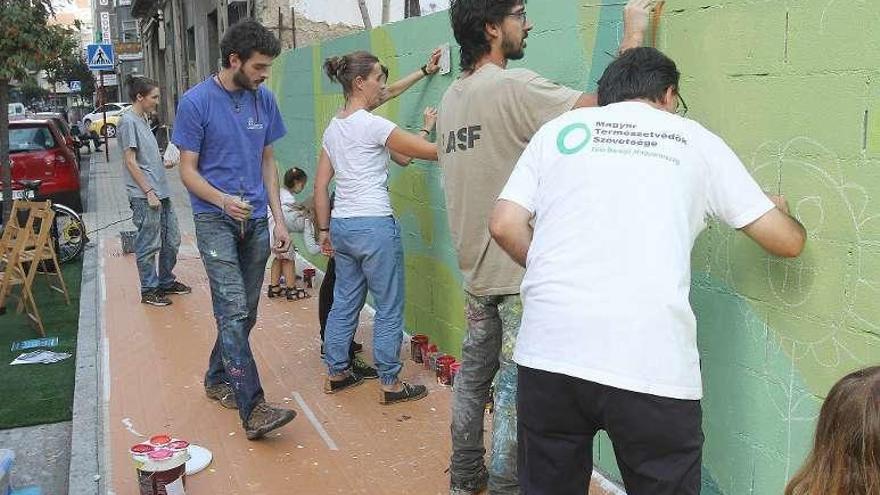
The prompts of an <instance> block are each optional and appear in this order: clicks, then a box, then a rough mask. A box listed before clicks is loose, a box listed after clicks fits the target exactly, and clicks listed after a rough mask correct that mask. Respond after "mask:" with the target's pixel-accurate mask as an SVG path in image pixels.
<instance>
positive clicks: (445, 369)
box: [437, 354, 455, 385]
mask: <svg viewBox="0 0 880 495" xmlns="http://www.w3.org/2000/svg"><path fill="white" fill-rule="evenodd" d="M453 363H455V358H454V357H453V356H450V355H448V354H447V355H444V356H440V357H439V358H437V365H438V366H437V382H438V383H439V384H440V385H451V384H452V364H453Z"/></svg>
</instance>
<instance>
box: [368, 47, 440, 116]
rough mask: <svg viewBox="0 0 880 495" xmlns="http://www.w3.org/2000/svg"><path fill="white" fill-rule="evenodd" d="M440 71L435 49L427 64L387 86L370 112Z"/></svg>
mask: <svg viewBox="0 0 880 495" xmlns="http://www.w3.org/2000/svg"><path fill="white" fill-rule="evenodd" d="M439 70H440V48H435V49H434V51H433V52H431V56H430V57H428V62H427V63H426V64H425V65H423V66H421V67H419V70H417V71H414V72H412V73H410V74H409V75H407V76H405V77H403V78H402V79H398V80H397V81H394V82H393V83H391V84H389V85H388V87H387V88H386V91H385V93H384V94H383V95H382V97H381V98H380V99H379V102H378V103H377V104H376V106H374V107H372V108H370V110H374V109H376V108H378V107H380V106H382V105H383V104H385V103H386V102H388V101H389V100H393V99H394V98H397V97H398V96H400V95H402V94H403V93H404V92H405V91H406V90H408V89H409V88H411V87H412V85H413V84H415V83H417V82H419V81H421V80H422V79H424V78H425V77H427V76H429V75H433V74H436V73H437V71H439Z"/></svg>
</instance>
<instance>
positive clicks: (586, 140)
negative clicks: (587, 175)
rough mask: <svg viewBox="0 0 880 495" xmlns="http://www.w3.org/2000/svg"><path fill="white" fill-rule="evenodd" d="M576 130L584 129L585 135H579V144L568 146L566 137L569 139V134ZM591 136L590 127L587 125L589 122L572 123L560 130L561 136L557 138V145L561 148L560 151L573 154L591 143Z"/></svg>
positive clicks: (564, 153)
mask: <svg viewBox="0 0 880 495" xmlns="http://www.w3.org/2000/svg"><path fill="white" fill-rule="evenodd" d="M576 131H583V134H584V135H583V137H578V144H576V145H575V146H572V147H568V146H567V145H566V144H565V141H566V139H568V136H569V135H570V134H571V133H573V132H576ZM591 136H592V135H591V134H590V128H589V127H587V124H581V123H577V124H570V125H567V126H565V128H564V129H562V131H560V132H559V137H557V138H556V147H557V148H559V152H560V153H562V154H563V155H573V154H575V153H577V152H578V151H580V150H582V149H584V147H585V146H586V145H588V144H590V137H591Z"/></svg>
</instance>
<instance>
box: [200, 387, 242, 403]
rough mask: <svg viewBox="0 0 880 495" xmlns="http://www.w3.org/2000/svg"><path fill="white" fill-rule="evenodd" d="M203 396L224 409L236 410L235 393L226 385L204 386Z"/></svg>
mask: <svg viewBox="0 0 880 495" xmlns="http://www.w3.org/2000/svg"><path fill="white" fill-rule="evenodd" d="M205 395H207V396H208V398H209V399H214V400H216V401H220V405H221V406H223V407H225V408H226V409H238V404H236V402H235V392H233V391H232V387H231V386H230V385H229V384H228V383H218V384H217V385H207V386H205Z"/></svg>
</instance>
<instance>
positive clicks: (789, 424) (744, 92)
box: [270, 0, 880, 495]
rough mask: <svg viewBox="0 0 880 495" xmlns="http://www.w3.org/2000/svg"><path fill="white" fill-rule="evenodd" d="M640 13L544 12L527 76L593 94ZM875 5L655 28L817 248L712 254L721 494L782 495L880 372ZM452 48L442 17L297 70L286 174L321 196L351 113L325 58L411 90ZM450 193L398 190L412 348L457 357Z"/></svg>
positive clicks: (699, 261)
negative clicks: (316, 187) (408, 82)
mask: <svg viewBox="0 0 880 495" xmlns="http://www.w3.org/2000/svg"><path fill="white" fill-rule="evenodd" d="M622 3H623V2H616V1H611V0H604V1H600V0H558V1H554V2H552V6H550V5H545V4H537V3H535V4H529V19H530V20H531V21H532V22H533V23H534V24H535V28H534V29H533V30H532V31H531V33H530V35H529V46H528V48H527V50H526V58H525V59H524V60H523V61H521V62H517V63H516V64H515V65H520V66H526V67H529V68H530V69H533V70H536V71H537V72H539V73H541V74H544V75H545V76H547V77H549V78H551V79H554V80H556V81H558V82H560V83H562V84H566V85H569V86H571V87H575V88H582V89H585V90H594V89H595V84H596V81H597V80H598V78H599V77H600V76H601V73H602V71H603V70H604V68H605V66H606V65H607V64H608V63H609V62H610V61H611V58H612V56H613V55H612V54H613V53H615V51H616V49H617V44H618V40H619V39H620V37H621V34H622V32H621V28H622V26H621V8H622V7H621V4H622ZM869 3H870V2H867V1H856V2H847V3H846V5H844V2H835V1H834V0H831V1H830V2H829V0H783V1H780V0H752V1H749V2H741V1H732V0H720V1H716V2H714V4H712V5H708V6H707V5H705V4H704V2H697V1H695V0H671V1H668V2H667V4H666V7H665V9H664V11H663V13H662V16H661V17H659V18H658V19H657V22H654V23H652V24H653V27H652V32H651V33H649V36H648V39H649V40H651V41H650V42H651V43H656V46H657V47H658V48H660V49H662V50H664V51H665V52H666V53H667V54H669V55H670V56H671V57H672V58H673V59H675V60H676V62H677V63H678V64H679V69H680V70H681V72H682V88H681V89H682V92H683V94H684V95H685V97H686V99H687V101H688V104H689V106H690V115H689V117H690V118H694V119H696V120H698V121H700V122H701V123H703V124H704V125H705V126H706V127H708V128H709V129H711V130H712V131H714V132H716V133H718V134H719V135H721V136H722V137H724V138H725V140H727V141H728V143H729V144H730V145H731V146H732V147H733V148H734V150H736V152H737V153H738V154H739V156H740V158H742V160H743V162H744V163H745V164H746V165H747V167H748V168H749V169H750V170H751V171H752V173H753V174H754V176H755V177H756V178H757V179H758V181H759V182H760V183H761V184H762V186H763V187H764V188H765V189H767V190H768V191H772V192H781V193H783V194H785V195H786V196H787V197H788V199H789V203H790V205H791V208H792V211H793V212H794V213H795V214H796V215H797V216H798V218H799V219H800V220H801V221H802V222H803V223H804V225H805V226H806V228H807V230H808V233H809V240H808V243H807V248H806V250H805V252H804V254H803V255H802V256H801V257H800V258H798V259H795V260H779V259H775V258H772V257H769V256H766V255H764V254H763V253H762V252H761V251H760V250H759V249H758V248H757V247H756V246H754V244H753V243H752V242H751V241H750V240H749V239H747V238H746V237H745V236H743V235H742V234H740V233H737V232H734V231H732V230H730V229H728V228H727V227H724V226H721V225H718V224H711V225H710V227H709V228H708V229H707V231H706V232H705V233H704V234H703V235H702V236H701V237H700V239H699V240H698V243H697V246H696V247H695V250H694V254H693V282H694V283H693V290H692V294H691V300H692V303H693V306H694V308H695V311H696V313H697V320H698V325H699V331H698V332H699V339H700V350H701V356H702V370H703V380H704V387H705V398H704V401H703V410H704V430H705V433H706V445H705V452H704V461H703V462H704V465H703V478H704V489H703V493H705V494H727V495H733V494H736V495H739V494H747V493H754V494H774V493H781V491H782V488H783V486H784V484H785V481H786V480H787V479H788V478H789V477H790V476H791V475H792V474H793V473H794V472H795V470H796V469H797V468H798V467H799V466H800V464H801V462H802V460H803V458H804V456H805V454H806V453H807V451H808V450H809V448H810V445H811V442H812V433H813V429H814V426H815V420H816V417H817V415H818V411H819V407H820V406H821V401H822V398H823V397H824V395H825V393H827V391H828V389H829V388H830V386H831V384H832V383H833V382H834V381H836V380H837V379H838V378H840V377H841V376H842V375H844V374H845V373H847V372H849V371H852V370H854V369H856V368H859V367H863V366H867V365H869V364H872V363H877V362H880V304H878V302H877V301H878V300H880V297H878V296H880V203H878V201H880V198H875V197H872V191H877V190H880V173H878V172H877V171H878V170H880V105H878V103H880V70H878V68H877V67H876V66H874V67H871V66H870V65H869V63H870V61H876V60H878V59H880V38H877V37H876V36H874V37H872V36H871V34H870V33H876V32H877V31H878V30H880V11H877V10H876V9H871V8H869V5H868V4H869ZM447 41H452V42H453V46H454V40H453V39H452V36H451V32H450V29H449V21H448V16H447V14H446V13H439V14H436V15H432V16H428V17H423V18H418V19H411V20H408V21H406V22H401V23H396V24H392V25H389V26H385V27H382V28H378V29H375V30H373V31H372V32H369V33H358V34H356V35H353V36H349V37H346V38H342V39H338V40H334V41H332V42H327V43H324V44H323V45H319V46H313V47H309V48H305V49H301V50H297V51H293V52H288V53H285V54H283V55H282V56H281V57H280V58H279V59H278V60H277V61H276V64H275V67H274V69H273V71H274V72H273V77H272V79H271V81H270V85H271V88H272V89H273V91H274V92H275V93H276V95H277V96H278V99H279V103H280V105H281V108H282V112H283V115H284V118H285V119H286V124H287V126H288V128H289V131H290V132H289V134H288V136H287V137H286V138H284V139H283V140H282V141H281V142H280V143H279V144H278V146H277V150H278V152H277V156H278V158H279V165H280V166H281V168H282V169H286V168H289V167H292V166H300V167H303V168H304V169H305V170H307V171H308V172H309V174H310V180H311V179H312V178H313V177H314V169H315V163H316V160H317V155H318V150H319V146H320V144H319V143H320V138H321V135H322V133H323V130H324V127H325V126H326V124H327V122H329V120H330V118H332V116H333V114H334V113H335V112H336V110H337V109H338V108H339V107H340V105H341V104H342V101H343V100H342V95H341V88H340V87H339V86H338V85H334V84H332V83H330V81H329V80H328V79H327V78H326V76H324V74H323V71H322V67H321V66H322V63H323V60H324V59H325V58H327V57H329V56H331V55H338V54H342V53H346V52H350V51H353V50H356V49H368V50H370V51H372V52H374V53H375V54H377V55H378V56H379V57H380V58H381V59H382V61H383V63H385V64H386V65H388V67H389V69H390V72H391V79H392V80H393V79H395V78H397V77H400V76H402V75H405V74H407V73H409V72H411V71H413V70H417V68H418V67H419V66H421V65H422V64H423V63H424V60H425V58H426V57H427V55H428V53H429V52H430V51H431V49H432V48H433V47H435V46H436V45H439V44H440V43H444V42H447ZM853 47H859V48H858V49H857V50H854V49H853ZM456 62H457V56H456V54H455V53H453V64H455V63H456ZM456 76H457V74H456V72H455V71H453V74H451V75H448V76H434V77H433V78H430V79H428V80H426V81H422V82H420V83H418V85H417V86H415V87H414V88H413V89H411V90H410V91H408V92H407V93H405V94H404V95H403V96H401V97H400V98H399V99H398V100H395V101H393V102H391V103H389V104H386V105H385V106H384V107H383V108H381V109H379V110H378V111H377V112H378V113H380V114H381V115H383V116H385V117H388V118H390V119H391V120H393V121H395V122H397V123H398V124H399V125H401V126H403V127H405V128H409V129H410V130H417V129H419V128H420V127H421V112H422V109H423V108H424V107H425V106H426V105H436V104H437V103H438V102H439V101H440V98H441V96H442V94H443V91H444V90H445V89H446V87H447V86H448V85H449V83H450V82H451V81H452V78H453V77H456ZM442 187H443V186H442V176H441V174H440V173H439V170H438V169H437V168H436V165H435V164H432V163H425V162H416V163H414V164H413V165H411V166H410V167H408V168H399V167H396V166H395V167H394V168H393V169H392V172H391V175H390V190H391V194H392V201H393V205H394V208H395V211H396V214H397V216H398V218H399V219H400V221H401V224H402V226H403V230H404V236H403V238H404V249H405V253H406V254H405V256H406V259H405V263H406V276H407V278H406V283H407V292H406V297H407V300H406V326H407V330H408V331H409V332H410V333H415V332H418V333H426V334H428V335H430V336H431V338H432V340H434V341H437V342H439V343H440V345H441V347H442V348H443V349H444V350H445V351H447V352H452V353H457V352H458V351H459V347H460V342H461V339H462V336H463V329H464V318H463V300H462V293H461V276H460V274H459V272H458V268H457V263H456V257H455V253H454V252H453V250H452V248H451V246H450V242H449V232H448V228H447V223H446V213H445V208H444V200H443V190H442ZM310 189H311V187H309V188H308V189H307V190H310ZM297 242H300V243H301V239H300V240H298V241H297ZM647 248H649V247H647ZM301 251H302V250H301ZM312 261H314V262H316V264H318V265H322V264H323V260H322V259H320V257H318V258H315V259H313V260H312ZM595 450H596V460H597V464H598V467H599V469H600V470H602V471H605V472H607V473H609V474H610V475H611V476H612V477H616V476H618V474H617V473H616V468H615V466H614V459H613V455H612V449H611V446H610V443H608V441H607V438H606V437H604V436H603V437H602V438H601V439H600V441H599V442H597V444H596V447H595Z"/></svg>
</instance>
